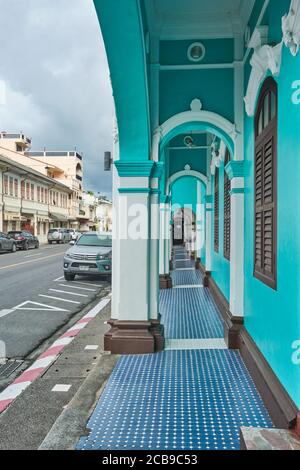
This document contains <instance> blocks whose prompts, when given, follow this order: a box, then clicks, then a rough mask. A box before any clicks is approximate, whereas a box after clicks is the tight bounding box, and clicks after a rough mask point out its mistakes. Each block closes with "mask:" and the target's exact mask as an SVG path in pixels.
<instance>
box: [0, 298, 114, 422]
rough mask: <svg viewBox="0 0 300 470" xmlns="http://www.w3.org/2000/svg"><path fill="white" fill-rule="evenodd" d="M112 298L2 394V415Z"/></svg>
mask: <svg viewBox="0 0 300 470" xmlns="http://www.w3.org/2000/svg"><path fill="white" fill-rule="evenodd" d="M110 300H111V299H110V298H107V297H106V298H104V299H102V300H101V301H100V302H99V303H98V304H97V305H96V306H95V307H94V308H92V310H90V311H89V312H88V313H87V314H86V315H85V316H84V317H83V318H81V320H79V321H78V322H77V323H75V325H74V326H72V327H71V328H70V329H69V330H67V331H66V332H65V333H64V334H63V335H62V336H61V337H60V338H59V339H58V340H57V341H55V342H54V343H53V344H52V346H51V347H50V348H49V349H47V350H46V351H45V352H44V353H43V354H42V355H41V356H40V357H39V358H38V359H37V360H36V361H35V362H34V363H33V364H32V366H31V367H29V368H28V369H26V370H25V371H24V372H23V373H22V374H21V375H20V377H18V378H17V379H16V380H15V381H14V382H13V383H12V384H11V385H9V386H8V387H7V388H6V389H5V390H3V392H2V393H0V413H2V412H3V411H4V410H6V408H7V407H8V406H9V405H10V404H11V403H12V402H13V401H14V400H15V399H16V398H17V397H18V396H19V395H20V394H21V393H22V392H23V391H24V390H25V389H26V388H27V387H29V385H30V384H31V383H32V382H33V381H34V380H35V379H37V378H38V377H39V376H40V375H41V374H42V373H43V372H44V371H45V370H46V369H47V368H48V367H49V366H50V365H51V364H52V363H53V362H54V361H56V359H57V358H58V356H59V355H60V354H61V352H62V351H63V349H64V348H65V347H66V346H67V345H68V344H70V343H71V342H72V341H73V339H74V338H75V337H76V336H77V335H78V334H79V333H80V331H82V330H83V328H85V327H86V326H87V325H88V324H89V322H90V321H91V320H92V319H93V318H95V317H96V316H97V315H98V313H100V312H101V311H102V310H103V309H104V307H106V305H107V304H108V303H109V302H110Z"/></svg>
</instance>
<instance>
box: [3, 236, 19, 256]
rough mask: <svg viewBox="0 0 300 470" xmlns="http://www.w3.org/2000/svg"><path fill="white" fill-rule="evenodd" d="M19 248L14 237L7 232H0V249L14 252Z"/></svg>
mask: <svg viewBox="0 0 300 470" xmlns="http://www.w3.org/2000/svg"><path fill="white" fill-rule="evenodd" d="M16 250H17V244H16V242H15V240H14V239H13V238H11V237H10V236H9V235H7V234H6V233H3V232H0V251H11V252H12V253H14V252H15V251H16Z"/></svg>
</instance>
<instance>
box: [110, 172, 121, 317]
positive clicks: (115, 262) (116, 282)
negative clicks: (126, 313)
mask: <svg viewBox="0 0 300 470" xmlns="http://www.w3.org/2000/svg"><path fill="white" fill-rule="evenodd" d="M119 185H120V181H119V176H118V172H117V169H116V167H115V166H113V213H112V219H113V242H112V251H113V257H112V302H111V305H112V308H111V310H112V311H111V317H112V318H113V319H114V320H118V319H119V303H120V282H121V279H120V270H119V256H120V255H119V253H120V237H119V192H118V188H119Z"/></svg>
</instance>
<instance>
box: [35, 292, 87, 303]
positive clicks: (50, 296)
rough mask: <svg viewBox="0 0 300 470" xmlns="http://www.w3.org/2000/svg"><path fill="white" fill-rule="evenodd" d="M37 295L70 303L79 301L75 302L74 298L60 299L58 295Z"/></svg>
mask: <svg viewBox="0 0 300 470" xmlns="http://www.w3.org/2000/svg"><path fill="white" fill-rule="evenodd" d="M39 297H45V298H46V299H54V300H59V301H61V302H68V303H70V304H80V302H77V301H76V300H67V299H61V298H60V297H53V296H52V295H43V294H39Z"/></svg>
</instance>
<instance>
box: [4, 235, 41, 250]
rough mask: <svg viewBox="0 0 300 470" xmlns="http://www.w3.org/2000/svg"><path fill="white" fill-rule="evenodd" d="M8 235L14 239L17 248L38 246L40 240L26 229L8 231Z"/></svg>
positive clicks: (23, 248)
mask: <svg viewBox="0 0 300 470" xmlns="http://www.w3.org/2000/svg"><path fill="white" fill-rule="evenodd" d="M8 235H9V236H10V237H11V238H12V239H13V240H14V241H15V243H16V245H17V248H19V250H29V249H30V248H39V246H40V242H39V239H38V238H37V237H35V236H34V235H32V233H30V232H27V230H17V231H12V232H8Z"/></svg>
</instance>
